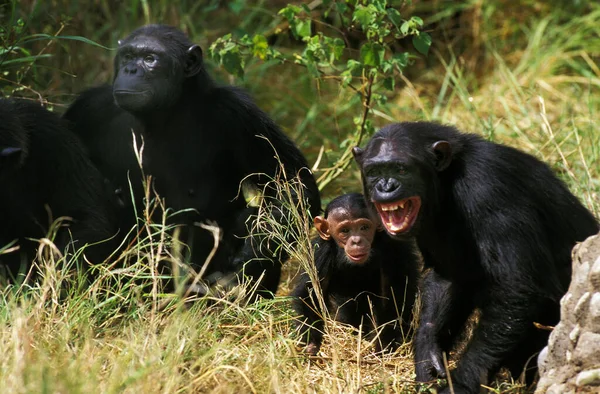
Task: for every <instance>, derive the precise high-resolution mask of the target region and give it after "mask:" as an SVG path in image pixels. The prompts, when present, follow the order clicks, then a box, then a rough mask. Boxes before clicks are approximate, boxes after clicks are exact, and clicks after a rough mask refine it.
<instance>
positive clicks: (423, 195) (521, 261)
mask: <svg viewBox="0 0 600 394" xmlns="http://www.w3.org/2000/svg"><path fill="white" fill-rule="evenodd" d="M354 156H355V159H356V161H357V162H358V163H359V166H360V168H361V172H362V178H363V186H364V192H365V198H366V199H367V200H368V201H369V205H370V209H371V210H372V211H374V212H377V213H378V215H379V217H380V218H381V222H382V223H383V225H384V226H385V229H386V230H387V233H388V234H389V235H390V236H392V237H393V238H395V239H399V240H403V239H406V238H407V237H412V236H414V237H415V238H416V241H417V245H418V246H419V248H420V250H421V253H422V255H423V260H424V264H425V268H426V269H427V268H430V270H429V272H428V273H427V274H426V275H425V277H424V279H423V288H422V294H423V295H422V300H423V305H422V309H421V317H420V323H419V327H418V329H417V332H416V334H415V341H414V347H415V363H416V373H417V380H419V381H429V380H432V379H434V378H435V377H436V376H438V377H445V376H446V374H445V369H444V363H443V359H442V352H448V351H450V350H451V349H452V348H453V345H455V344H456V342H457V339H458V338H459V334H460V333H461V331H462V330H463V328H464V326H465V322H466V320H467V319H468V318H469V316H470V315H471V313H472V312H473V310H474V309H475V308H478V309H479V311H480V313H481V314H480V317H479V322H478V324H477V326H476V328H475V329H474V332H473V335H472V338H471V339H470V340H469V342H468V344H467V346H466V348H465V350H464V352H463V353H462V355H461V356H460V359H459V360H458V363H457V366H456V369H454V370H453V371H452V374H451V378H452V379H451V381H452V383H453V386H454V392H455V393H476V392H478V391H479V388H480V383H487V382H488V381H489V380H490V379H491V378H493V375H495V373H496V372H497V371H498V370H499V369H500V368H501V367H503V366H504V367H508V368H509V370H510V371H511V373H512V374H513V376H518V375H520V374H521V372H522V371H523V368H524V366H527V367H528V371H527V373H526V377H527V379H528V380H529V381H531V380H532V379H533V377H534V375H535V369H536V368H535V363H536V359H535V358H534V357H533V358H532V355H534V353H535V352H537V351H539V350H541V349H542V347H543V346H544V344H545V343H546V341H547V339H548V332H547V331H546V330H540V329H538V328H536V326H535V325H534V322H537V323H541V324H543V325H554V324H556V323H557V321H558V319H559V300H560V298H561V297H562V296H563V294H564V293H565V292H566V290H567V288H568V285H569V281H570V274H571V249H572V248H573V246H574V245H575V243H576V242H578V241H581V240H583V239H585V238H586V237H588V236H589V235H592V234H595V233H597V232H598V222H597V221H596V219H595V218H594V217H593V216H592V214H591V213H590V212H589V211H588V210H587V209H586V208H584V206H583V205H582V204H581V203H580V202H579V200H578V199H577V198H576V197H575V196H573V194H571V193H570V192H569V190H568V188H567V187H566V186H565V185H564V184H563V182H561V181H560V180H559V179H558V178H557V177H556V176H555V175H554V174H553V172H552V170H551V169H550V168H549V166H547V165H546V164H544V163H542V162H541V161H540V160H538V159H536V158H534V157H533V156H531V155H528V154H526V153H523V152H521V151H519V150H516V149H514V148H510V147H507V146H503V145H500V144H497V143H492V142H489V141H486V140H484V139H483V138H481V137H480V136H477V135H475V134H465V133H461V132H459V131H458V130H457V129H455V128H454V127H451V126H444V125H439V124H436V123H429V122H404V123H396V124H391V125H388V126H386V127H384V128H382V129H381V130H379V131H378V132H377V133H376V134H375V135H374V136H373V138H372V139H371V140H370V141H369V142H368V144H367V146H366V147H365V149H364V150H363V149H360V148H358V147H356V148H355V149H354ZM529 367H531V368H529ZM442 392H443V393H447V392H450V390H449V388H445V389H444V390H442Z"/></svg>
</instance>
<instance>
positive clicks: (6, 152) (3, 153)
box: [0, 146, 23, 157]
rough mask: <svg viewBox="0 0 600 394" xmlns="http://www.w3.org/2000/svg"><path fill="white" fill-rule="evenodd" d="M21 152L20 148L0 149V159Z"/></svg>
mask: <svg viewBox="0 0 600 394" xmlns="http://www.w3.org/2000/svg"><path fill="white" fill-rule="evenodd" d="M22 151H23V149H21V148H17V147H14V146H9V147H7V148H0V157H9V156H14V155H16V154H19V153H21V152H22Z"/></svg>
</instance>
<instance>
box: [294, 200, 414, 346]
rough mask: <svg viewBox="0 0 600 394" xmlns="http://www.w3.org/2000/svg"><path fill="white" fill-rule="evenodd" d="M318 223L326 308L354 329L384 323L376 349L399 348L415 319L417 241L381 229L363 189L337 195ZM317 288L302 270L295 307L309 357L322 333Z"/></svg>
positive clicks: (317, 261) (317, 243)
mask: <svg viewBox="0 0 600 394" xmlns="http://www.w3.org/2000/svg"><path fill="white" fill-rule="evenodd" d="M314 224H315V228H316V229H317V232H318V233H319V236H318V237H316V238H315V239H314V240H313V245H314V250H315V252H314V253H315V266H316V269H317V274H318V278H319V281H320V286H321V289H322V292H323V299H324V300H325V303H326V306H327V309H328V311H329V312H330V313H331V314H332V315H333V316H334V317H335V319H336V320H337V321H340V322H343V323H346V324H351V325H353V326H354V327H356V328H358V327H359V326H360V325H361V324H363V327H364V329H365V330H366V332H367V333H369V332H370V331H371V330H372V329H373V328H374V327H373V321H374V322H375V323H376V324H377V325H378V326H379V325H383V324H385V326H384V327H383V330H382V331H381V334H380V337H379V340H378V341H376V348H377V350H382V349H386V348H387V349H388V350H393V349H395V348H396V347H397V345H398V344H400V343H401V342H402V340H403V336H404V337H406V336H407V335H408V331H409V328H410V325H411V323H412V316H413V305H414V301H415V296H416V292H417V282H418V275H419V274H418V272H419V267H418V260H417V258H416V254H415V251H414V249H413V243H412V242H397V241H395V240H392V239H391V238H390V237H388V236H387V235H386V234H385V232H384V231H382V230H383V229H382V228H378V227H377V222H374V221H373V220H372V219H371V217H370V215H369V211H368V209H367V205H366V203H365V199H364V197H363V195H362V194H360V193H349V194H344V195H341V196H339V197H336V198H335V199H333V200H332V201H331V202H330V203H329V204H328V205H327V207H326V208H325V213H324V216H317V217H315V218H314ZM313 291H314V288H313V285H312V283H311V281H310V278H309V276H308V274H307V273H306V272H304V273H303V274H302V276H301V277H300V280H299V281H298V283H297V285H296V287H295V289H294V291H293V293H292V295H293V296H294V297H295V298H294V300H293V302H292V305H293V308H294V310H295V311H296V312H297V313H298V314H300V315H301V318H300V321H299V323H300V324H299V325H300V327H301V329H303V337H304V340H305V343H306V344H307V348H306V352H307V353H308V354H311V355H315V354H317V352H318V351H319V348H320V347H321V341H322V332H323V320H322V318H321V317H320V313H318V310H319V308H318V302H317V298H316V296H315V294H313ZM371 305H372V306H373V308H371ZM372 311H373V312H374V314H375V316H372V314H371V312H372ZM398 314H400V320H401V321H400V322H398V321H397V320H398ZM306 326H308V327H306ZM370 334H372V333H370Z"/></svg>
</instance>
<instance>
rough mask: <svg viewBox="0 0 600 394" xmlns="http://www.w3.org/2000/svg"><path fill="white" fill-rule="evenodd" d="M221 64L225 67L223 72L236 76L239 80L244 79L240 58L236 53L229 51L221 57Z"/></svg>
mask: <svg viewBox="0 0 600 394" xmlns="http://www.w3.org/2000/svg"><path fill="white" fill-rule="evenodd" d="M221 64H223V67H225V70H227V72H229V73H230V74H233V75H235V76H238V77H240V78H243V77H244V68H243V66H242V57H241V56H240V53H239V52H237V51H229V52H226V53H224V54H223V55H222V56H221Z"/></svg>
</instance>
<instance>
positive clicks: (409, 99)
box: [0, 1, 600, 393]
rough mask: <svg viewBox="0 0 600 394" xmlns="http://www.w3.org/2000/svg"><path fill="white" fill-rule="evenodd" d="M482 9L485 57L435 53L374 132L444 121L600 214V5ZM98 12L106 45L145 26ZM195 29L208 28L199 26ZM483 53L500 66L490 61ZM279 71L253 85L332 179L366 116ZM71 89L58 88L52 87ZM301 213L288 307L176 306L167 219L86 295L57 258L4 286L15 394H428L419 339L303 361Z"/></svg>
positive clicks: (147, 229) (354, 184) (335, 342)
mask: <svg viewBox="0 0 600 394" xmlns="http://www.w3.org/2000/svg"><path fill="white" fill-rule="evenodd" d="M143 3H145V4H146V3H147V2H143ZM415 3H418V2H415ZM471 3H472V2H469V5H466V3H465V4H463V5H464V6H465V8H467V9H468V11H469V12H468V13H466V14H465V15H466V16H463V17H468V18H472V20H473V21H475V22H477V23H471V24H469V25H468V26H469V28H470V29H471V28H472V29H476V30H477V31H475V30H469V32H468V34H470V35H471V36H470V37H471V38H472V37H473V36H477V37H478V40H477V42H476V43H475V44H476V49H473V50H474V51H475V50H477V51H478V52H477V53H473V54H465V53H461V54H456V55H452V50H439V51H438V52H436V53H434V56H436V58H435V60H436V62H437V63H438V65H436V66H432V67H430V68H428V69H426V70H425V71H424V72H423V74H422V75H421V76H420V77H419V78H412V79H410V80H409V79H408V78H406V79H405V85H404V87H403V88H402V89H398V92H397V95H396V96H394V97H392V98H391V99H390V101H389V102H388V104H387V106H384V107H381V108H377V109H376V111H374V112H373V119H374V121H375V122H376V124H384V123H387V122H389V121H391V120H416V119H429V120H438V121H442V122H448V123H453V124H455V125H456V126H458V127H459V128H460V129H463V130H465V131H473V132H478V133H481V134H483V135H485V136H486V137H487V138H489V139H491V140H495V141H499V142H503V143H506V144H509V145H512V146H516V147H519V148H521V149H523V150H525V151H527V152H530V153H532V154H534V155H536V156H537V157H539V158H541V159H543V160H545V161H546V162H548V163H550V164H551V165H552V166H553V167H554V168H555V169H556V170H557V171H558V173H559V174H560V175H561V177H562V178H563V179H564V180H565V181H566V182H567V183H568V184H569V186H570V187H571V189H572V190H573V191H574V192H575V193H576V194H577V195H578V196H580V197H581V198H582V200H583V201H584V202H585V204H586V205H587V206H588V207H589V208H590V209H592V210H593V211H594V212H595V214H596V215H597V216H599V215H600V181H599V179H600V164H599V163H600V133H598V122H597V118H598V114H599V113H600V69H599V68H598V65H597V64H598V59H600V47H599V45H600V40H598V36H597V34H598V33H597V26H598V24H599V23H600V8H599V7H598V6H597V5H593V4H592V5H590V6H589V7H590V12H588V13H585V14H581V15H573V16H572V17H571V18H570V19H569V20H568V21H564V20H562V19H561V16H562V14H561V12H562V11H561V10H557V11H556V12H553V11H552V10H550V9H548V8H547V7H546V6H544V10H543V11H544V12H545V13H546V14H542V15H541V16H539V15H538V14H535V13H530V14H528V15H521V16H520V17H519V18H518V20H519V21H520V22H519V24H516V23H515V22H511V21H512V19H511V18H510V17H509V16H510V11H509V9H508V6H507V7H505V8H502V7H500V8H502V9H501V10H500V11H499V12H501V15H502V16H503V18H502V20H500V19H498V18H495V17H494V15H498V14H493V13H490V12H485V10H483V11H482V10H481V7H483V6H482V4H483V3H481V2H474V3H476V4H475V5H472V4H471ZM492 3H494V4H495V3H498V4H501V3H502V2H501V1H499V2H492ZM529 3H532V2H528V4H529ZM90 4H92V3H90ZM93 4H94V6H96V7H98V8H99V9H102V10H103V11H102V12H103V13H105V14H106V15H112V17H113V18H114V20H111V25H106V26H109V27H108V28H107V29H103V30H101V31H98V32H97V34H98V35H97V36H95V37H91V38H97V37H99V36H100V35H101V34H105V35H106V34H108V35H109V36H110V37H113V36H117V35H118V34H120V33H123V32H127V31H130V30H131V28H132V27H134V26H133V25H134V24H137V22H136V21H133V19H130V20H128V21H126V22H124V23H123V25H122V26H120V25H119V26H118V27H119V28H118V29H116V25H118V23H119V22H118V17H117V16H116V15H117V13H114V12H113V11H112V10H111V8H110V7H108V5H109V2H106V1H100V2H94V3H93ZM178 4H179V3H178ZM160 6H161V7H164V8H165V10H167V11H165V13H166V14H165V15H168V18H167V19H166V20H165V21H173V20H176V19H177V17H176V15H177V12H176V11H175V10H174V9H173V8H170V7H171V6H170V5H169V4H168V2H160ZM157 7H158V6H157ZM254 11H256V9H253V12H254ZM488 11H489V10H488ZM64 12H68V10H67V9H65V11H64ZM513 12H518V11H513ZM536 12H541V11H540V10H537V11H536ZM95 15H96V14H93V13H82V15H81V16H80V17H79V19H76V20H75V21H74V24H73V25H72V26H78V24H81V25H82V26H83V25H86V24H88V22H89V24H90V26H92V27H95V26H96V22H97V20H96V19H94V18H96V17H95ZM128 15H129V14H128ZM544 15H547V16H544ZM86 18H90V20H91V21H87V19H86ZM92 22H93V23H92ZM134 22H135V23H134ZM463 22H464V23H466V22H465V21H464V20H463ZM182 23H183V24H185V25H186V26H194V24H193V23H192V19H190V18H189V17H188V18H187V19H185V20H183V18H182ZM214 25H215V23H213V26H214ZM86 26H87V25H86ZM111 27H115V29H114V30H113V29H112V28H111ZM92 31H93V30H92V28H90V35H91V34H92V33H91V32H92ZM191 31H192V33H193V32H194V30H191ZM519 32H521V35H522V37H521V38H520V39H519V40H518V41H515V42H514V46H513V47H512V48H510V49H507V48H506V47H505V46H502V45H501V43H502V40H508V38H507V37H508V36H509V35H510V34H513V35H515V34H519ZM79 33H80V34H82V35H86V34H84V33H83V32H79ZM453 33H455V34H457V36H456V37H455V39H454V42H455V43H456V42H460V41H461V39H463V38H464V37H466V36H461V35H460V34H467V33H465V32H461V31H454V32H453ZM94 34H96V33H94ZM86 36H88V35H86ZM106 41H107V40H105V41H104V42H103V43H105V44H106ZM468 42H471V41H468ZM473 42H474V41H473ZM511 43H513V42H512V41H511ZM474 48H475V47H474ZM74 51H75V50H74ZM94 53H98V52H94ZM87 54H88V52H85V53H84V52H82V53H81V55H77V54H76V53H75V52H73V59H70V60H69V61H72V62H73V65H77V64H78V63H79V62H84V61H87V62H89V59H88V58H90V57H93V56H87ZM483 54H485V56H484V55H483ZM104 55H105V57H106V59H102V60H101V61H98V62H96V63H95V66H94V67H96V68H98V70H96V69H94V72H91V73H90V75H97V76H98V75H101V77H98V78H99V79H98V80H95V82H96V83H97V82H100V80H107V79H109V74H110V72H109V71H108V68H107V67H108V66H107V65H109V64H110V60H109V59H110V56H111V55H110V54H108V53H104ZM468 55H471V56H468ZM483 57H485V62H482V63H481V64H480V63H477V59H480V58H483ZM478 65H483V66H484V67H485V70H484V71H485V72H483V71H482V70H478V69H477V67H478ZM483 66H482V67H483ZM56 67H57V68H60V69H69V70H70V68H66V67H61V65H60V64H59V65H58V66H56ZM269 70H270V69H269V67H266V66H261V65H252V66H251V67H250V68H249V70H248V73H247V80H246V84H247V86H248V87H249V88H250V89H251V90H253V91H254V92H255V93H256V95H257V97H258V98H259V100H260V101H261V104H262V105H263V106H264V107H265V108H266V109H268V110H269V111H270V112H271V113H273V115H274V117H275V118H276V119H277V120H278V121H279V122H280V123H283V124H284V126H286V127H287V129H289V130H290V134H291V135H292V136H293V137H294V138H295V139H296V140H297V141H299V143H300V144H301V146H302V147H303V149H304V150H305V152H308V156H309V157H310V158H312V159H313V160H315V159H316V157H317V154H318V152H319V151H320V149H321V148H323V151H324V152H325V155H324V156H323V159H322V162H321V167H323V168H324V167H326V166H327V165H329V163H328V160H327V152H334V151H335V150H336V149H339V147H340V141H342V140H343V139H345V138H346V136H347V135H348V133H350V132H351V130H353V128H352V118H353V116H354V114H355V112H356V106H355V105H353V104H352V103H351V100H350V96H349V94H348V93H347V92H344V91H338V90H337V89H336V87H335V86H331V85H330V83H329V81H319V83H318V84H316V85H315V84H314V83H313V81H310V80H308V81H307V80H306V79H302V78H298V71H297V69H285V68H281V67H278V68H277V70H276V72H272V69H271V71H269ZM96 71H97V72H96ZM475 71H477V73H475ZM475 74H477V76H475ZM87 78H88V79H89V77H87ZM265 80H266V82H265ZM271 82H272V83H271ZM75 85H77V84H76V83H75ZM58 86H59V84H58V83H57V82H56V81H54V82H53V83H52V84H51V85H50V88H52V87H54V88H57V87H58ZM265 86H277V88H276V89H267V88H265ZM70 93H72V92H70ZM319 173H320V172H319V169H318V168H317V175H318V174H319ZM288 185H289V184H288ZM291 185H292V187H293V185H294V183H293V180H292V182H291ZM359 189H360V183H359V176H358V171H357V169H356V167H355V166H352V168H351V169H349V170H347V171H346V173H345V174H344V175H343V176H341V177H340V178H339V179H338V180H337V182H335V183H333V184H331V185H330V186H329V187H328V188H327V189H325V194H324V200H325V201H327V200H328V199H329V198H331V197H334V196H335V195H337V194H339V193H343V192H349V191H356V190H359ZM286 190H289V189H285V188H284V189H283V190H282V193H284V194H285V193H286ZM148 192H149V193H150V192H151V190H150V189H149V191H148ZM159 209H160V207H159ZM292 211H294V212H296V214H297V216H295V218H293V220H297V221H298V223H301V224H302V225H301V226H299V227H298V228H299V229H300V231H299V232H298V233H297V234H294V235H293V236H294V237H295V239H296V240H297V241H298V242H296V243H295V244H290V245H286V247H289V248H290V249H289V250H288V252H289V253H290V254H291V255H292V256H293V260H292V261H290V262H288V263H287V264H286V266H285V272H284V280H283V282H282V284H281V286H280V289H279V292H278V295H279V296H280V297H277V298H276V299H275V300H263V301H259V302H257V303H254V304H248V303H246V302H245V301H243V300H233V301H232V300H231V299H230V298H228V297H225V298H224V299H212V300H199V301H196V302H195V303H193V304H192V305H191V307H187V306H185V305H184V303H183V302H182V301H180V300H179V299H177V298H176V297H172V296H168V295H165V294H164V293H163V292H162V291H161V288H160V286H161V285H160V283H161V282H160V281H159V278H158V274H157V271H156V267H157V264H158V260H159V258H164V256H165V253H166V252H169V251H172V252H173V253H172V255H171V256H169V258H170V259H172V261H174V262H177V261H178V255H177V248H172V245H173V240H172V239H170V238H169V236H168V231H167V230H168V229H167V227H166V226H164V225H161V224H160V223H159V224H158V225H154V226H147V225H142V226H141V227H140V228H139V229H136V231H141V234H142V236H141V241H140V242H139V243H137V244H135V245H131V246H130V247H129V249H128V252H127V253H125V254H124V255H122V256H121V260H120V261H119V264H117V265H114V266H102V267H98V275H97V278H96V280H95V282H94V283H93V284H92V285H91V286H83V285H82V284H81V283H80V280H79V279H78V277H77V276H75V275H74V274H73V273H72V272H69V271H63V270H61V269H58V268H57V264H56V263H57V262H60V261H57V260H52V259H51V260H50V261H49V263H48V264H47V265H46V266H47V268H48V269H47V271H45V272H46V275H45V276H44V280H42V281H40V282H39V284H38V285H35V286H33V287H21V288H15V287H8V288H5V289H3V290H1V291H0V353H1V354H3V355H4V356H3V357H2V360H1V361H0V382H2V383H1V384H0V386H1V387H2V392H7V393H40V392H45V393H46V392H47V393H96V392H102V393H139V392H144V393H172V392H199V393H271V392H272V393H359V392H360V393H392V392H394V393H414V392H415V391H416V388H415V385H414V372H413V367H412V354H411V349H410V343H406V344H405V345H404V346H402V347H401V348H400V349H398V350H397V351H396V352H395V353H394V354H392V355H383V356H381V355H376V354H373V352H372V350H371V347H370V346H369V343H368V342H367V341H365V340H363V339H362V337H361V335H360V334H357V333H356V332H355V331H354V330H352V329H351V328H349V327H346V326H342V325H339V324H335V323H333V322H329V324H327V326H326V333H325V334H326V335H325V341H324V344H323V347H322V348H321V351H320V353H319V355H318V357H316V358H314V359H308V358H307V357H305V356H304V355H303V354H302V353H301V348H300V346H299V343H298V341H297V336H296V334H295V332H294V329H293V325H292V318H293V314H292V312H291V310H290V308H289V300H288V299H286V297H285V296H286V295H287V294H289V291H290V289H291V282H292V280H293V277H294V276H295V274H296V273H297V272H298V271H299V269H300V268H301V267H304V268H309V269H310V267H311V257H310V256H311V252H310V244H309V243H308V242H307V240H308V238H309V236H310V232H309V230H308V227H307V221H306V218H305V216H304V214H303V207H301V206H300V207H295V208H294V209H292ZM147 215H148V216H150V215H149V213H147ZM165 215H166V214H165ZM165 220H166V217H165ZM267 224H268V226H273V225H274V224H273V223H267ZM259 230H260V229H259ZM269 231H270V230H269ZM286 231H287V230H286V229H280V230H279V231H275V234H274V236H276V237H277V236H283V237H284V239H287V237H288V236H290V234H289V233H287V232H286ZM56 258H58V259H60V257H55V259H56ZM58 266H60V264H59V265H58ZM65 289H67V290H65ZM165 299H167V300H169V301H173V302H165ZM424 390H425V392H426V390H427V388H425V389H424ZM492 392H496V393H500V392H501V393H520V392H523V393H524V392H526V391H525V390H524V389H523V388H522V386H520V385H518V384H514V382H511V381H510V380H506V379H505V380H503V381H499V382H497V383H495V384H494V388H493V389H492Z"/></svg>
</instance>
